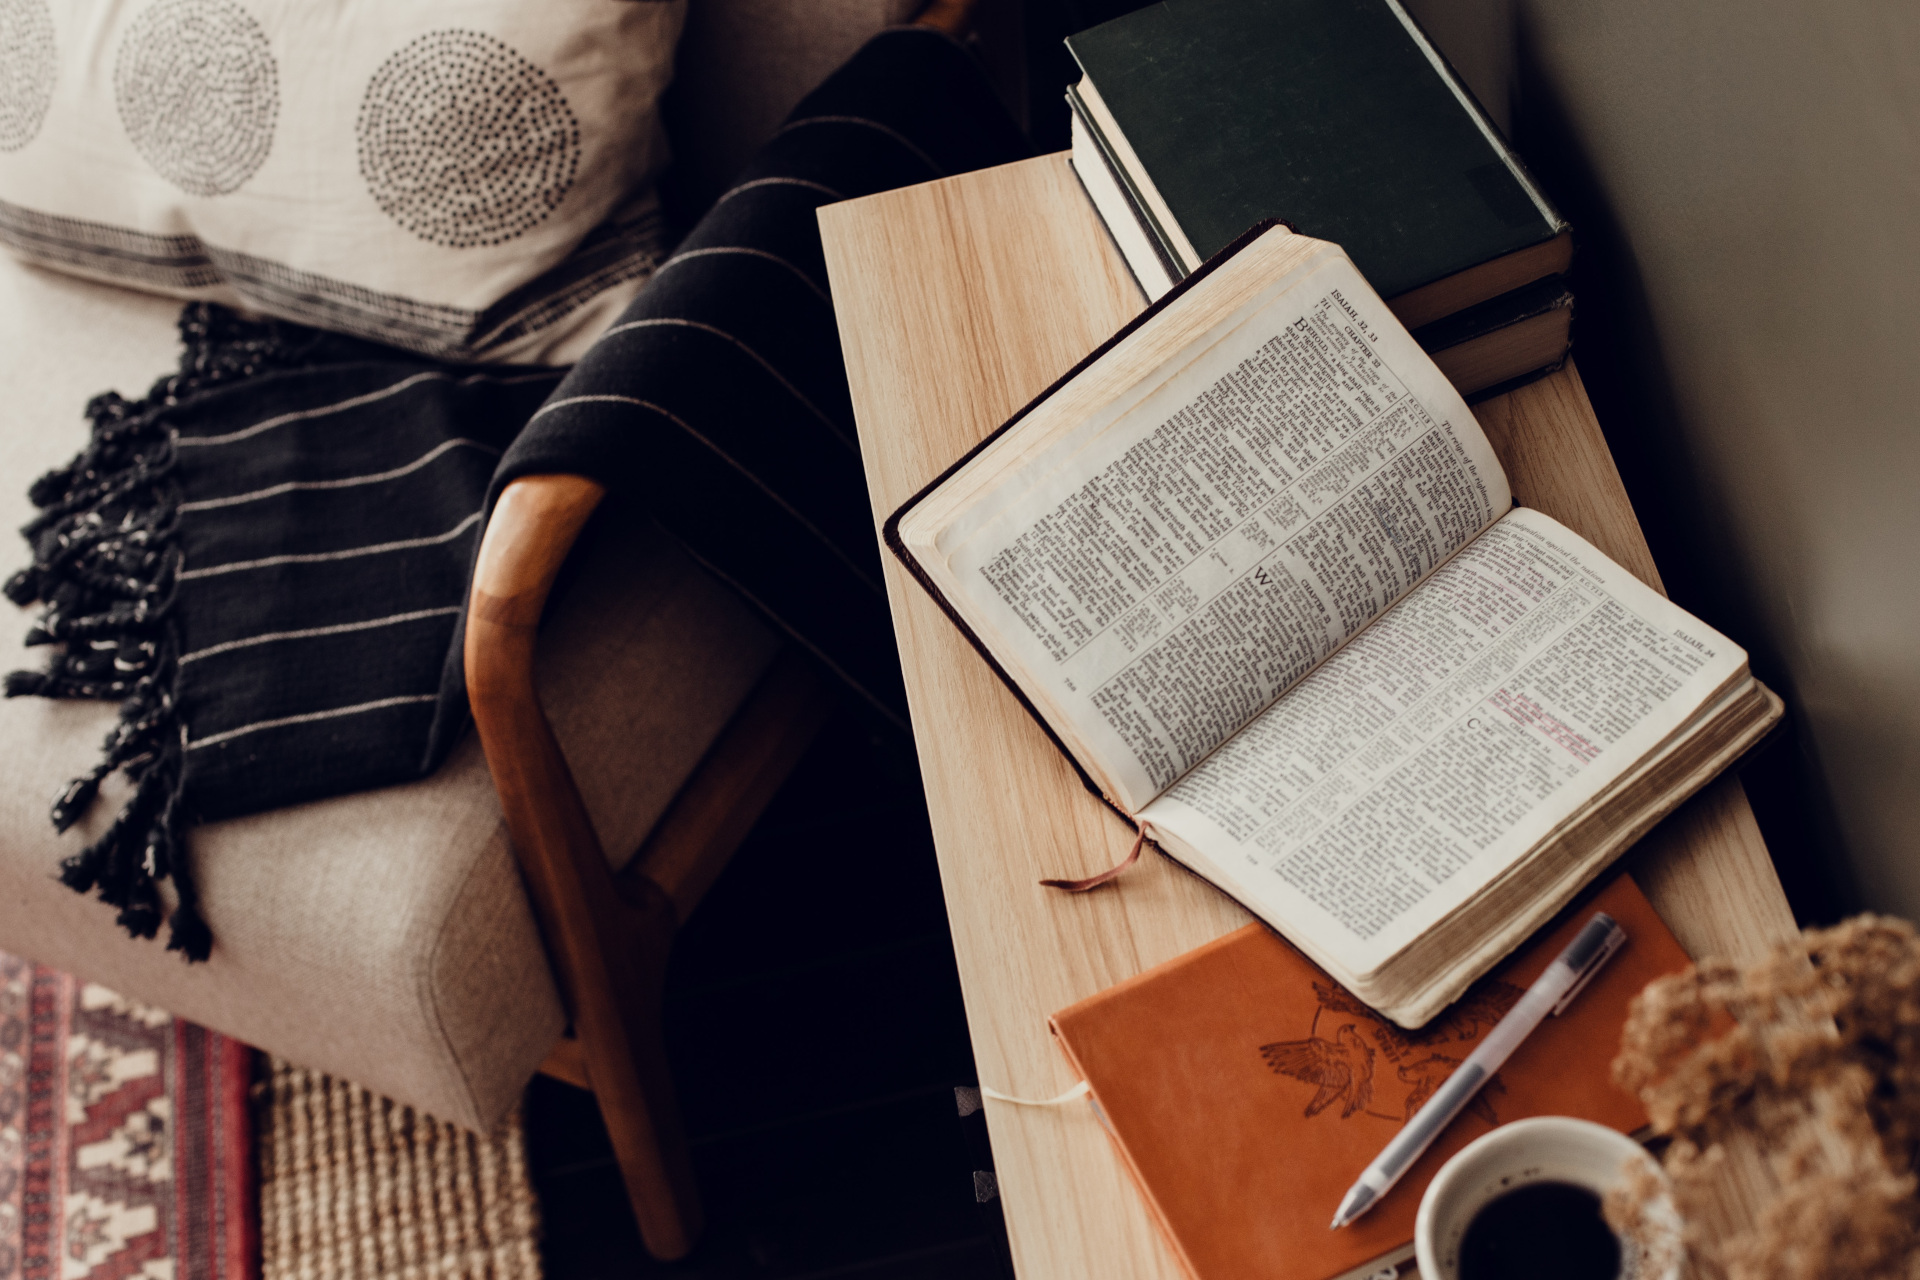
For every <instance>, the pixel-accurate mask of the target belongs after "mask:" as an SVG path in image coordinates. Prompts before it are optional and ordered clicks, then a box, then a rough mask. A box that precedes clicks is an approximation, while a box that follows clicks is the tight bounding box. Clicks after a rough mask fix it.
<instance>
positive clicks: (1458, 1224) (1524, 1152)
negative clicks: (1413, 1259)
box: [1413, 1116, 1682, 1280]
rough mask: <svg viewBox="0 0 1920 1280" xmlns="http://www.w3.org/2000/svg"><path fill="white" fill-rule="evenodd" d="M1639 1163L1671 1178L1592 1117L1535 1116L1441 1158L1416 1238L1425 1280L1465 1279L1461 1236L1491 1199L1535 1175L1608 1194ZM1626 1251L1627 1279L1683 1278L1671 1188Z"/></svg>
mask: <svg viewBox="0 0 1920 1280" xmlns="http://www.w3.org/2000/svg"><path fill="white" fill-rule="evenodd" d="M1635 1165H1638V1166H1640V1167H1642V1168H1646V1169H1650V1170H1652V1171H1653V1172H1654V1173H1655V1175H1656V1176H1657V1177H1658V1178H1659V1179H1660V1181H1661V1184H1662V1185H1663V1186H1664V1185H1665V1182H1666V1175H1665V1174H1664V1173H1660V1172H1659V1166H1658V1165H1656V1164H1655V1163H1654V1161H1653V1157H1651V1156H1649V1155H1648V1154H1647V1153H1646V1152H1645V1151H1644V1150H1643V1149H1642V1148H1641V1146H1640V1144H1639V1143H1637V1142H1635V1141H1634V1140H1633V1139H1631V1138H1628V1137H1626V1136H1625V1135H1623V1134H1620V1133H1616V1132H1615V1131H1614V1130H1612V1129H1609V1128H1607V1127H1606V1126H1605V1125H1598V1124H1594V1123H1593V1122H1592V1121H1590V1120H1575V1119H1572V1118H1570V1117H1567V1116H1535V1117H1534V1118H1532V1119H1530V1120H1516V1121H1514V1122H1513V1123H1512V1124H1506V1125H1501V1126H1500V1127H1499V1128H1498V1129H1495V1130H1494V1131H1493V1132H1492V1133H1488V1134H1484V1135H1482V1136H1481V1137H1479V1138H1477V1139H1475V1140H1474V1141H1473V1142H1472V1143H1470V1144H1468V1145H1467V1146H1466V1147H1464V1148H1462V1149H1461V1150H1460V1151H1459V1152H1458V1153H1457V1154H1456V1155H1455V1156H1454V1157H1453V1159H1451V1160H1449V1161H1447V1163H1446V1164H1444V1165H1442V1166H1441V1168H1440V1172H1439V1173H1437V1174H1435V1175H1434V1179H1433V1181H1432V1182H1430V1183H1428V1184H1427V1193H1426V1194H1425V1195H1424V1196H1422V1197H1421V1198H1420V1213H1419V1216H1418V1217H1416V1218H1415V1219H1414V1226H1413V1243H1414V1249H1415V1251H1416V1254H1417V1256H1418V1257H1419V1259H1420V1278H1421V1280H1460V1242H1461V1240H1462V1239H1463V1238H1464V1237H1465V1235H1466V1233H1467V1224H1468V1223H1470V1222H1472V1221H1473V1218H1474V1215H1475V1214H1477V1213H1479V1212H1480V1210H1481V1209H1482V1208H1483V1207H1485V1206H1486V1204H1487V1203H1488V1202H1489V1201H1491V1200H1494V1199H1496V1198H1497V1197H1499V1196H1501V1195H1504V1194H1505V1193H1507V1192H1509V1191H1512V1190H1514V1189H1515V1188H1516V1187H1522V1186H1525V1185H1526V1184H1527V1183H1530V1182H1568V1183H1572V1184H1573V1185H1574V1186H1577V1187H1586V1188H1587V1189H1588V1190H1590V1191H1592V1192H1593V1193H1594V1194H1595V1195H1598V1196H1601V1197H1602V1198H1604V1197H1605V1196H1606V1194H1607V1192H1608V1190H1610V1189H1611V1188H1612V1187H1614V1186H1615V1185H1616V1184H1618V1183H1619V1182H1621V1181H1622V1180H1623V1179H1624V1178H1625V1177H1626V1176H1627V1175H1628V1172H1629V1170H1630V1169H1632V1168H1633V1167H1634V1166H1635ZM1620 1252H1621V1259H1620V1263H1621V1265H1620V1275H1621V1276H1622V1277H1623V1280H1676V1278H1677V1277H1678V1276H1679V1274H1680V1263H1681V1257H1682V1254H1681V1248H1680V1217H1679V1215H1678V1214H1677V1213H1676V1212H1674V1208H1673V1200H1672V1197H1671V1196H1670V1195H1668V1194H1667V1193H1666V1192H1664V1191H1663V1192H1662V1193H1661V1194H1660V1195H1659V1196H1657V1197H1656V1198H1655V1199H1654V1200H1653V1201H1652V1202H1651V1203H1649V1204H1648V1205H1647V1206H1646V1207H1645V1208H1644V1210H1643V1211H1642V1216H1641V1221H1640V1222H1639V1223H1638V1224H1636V1225H1635V1227H1634V1229H1632V1230H1630V1231H1629V1232H1628V1233H1627V1238H1626V1239H1623V1240H1622V1241H1621V1251H1620ZM1541 1262H1542V1264H1543V1267H1547V1266H1550V1264H1551V1262H1552V1260H1551V1259H1546V1258H1543V1259H1541ZM1541 1274H1543V1275H1545V1274H1549V1272H1548V1271H1547V1270H1545V1269H1543V1271H1542V1273H1541Z"/></svg>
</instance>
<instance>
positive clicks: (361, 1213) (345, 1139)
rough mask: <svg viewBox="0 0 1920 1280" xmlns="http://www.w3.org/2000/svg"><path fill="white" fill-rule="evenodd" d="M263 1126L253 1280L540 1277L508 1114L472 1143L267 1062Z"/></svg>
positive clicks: (534, 1221)
mask: <svg viewBox="0 0 1920 1280" xmlns="http://www.w3.org/2000/svg"><path fill="white" fill-rule="evenodd" d="M260 1128H261V1142H260V1153H259V1154H260V1209H261V1275H262V1277H263V1280H539V1276H540V1254H539V1247H538V1245H539V1228H540V1219H539V1210H538V1207H537V1204H536V1202H535V1200H534V1195H533V1184H532V1181H531V1179H530V1178H529V1176H528V1173H527V1162H526V1135H525V1133H524V1131H523V1130H522V1128H521V1124H520V1116H519V1113H518V1112H517V1111H516V1112H515V1113H514V1115H513V1116H512V1117H511V1118H510V1119H509V1120H508V1122H507V1123H506V1124H505V1125H503V1126H502V1127H501V1130H500V1132H498V1133H495V1134H491V1135H481V1134H474V1133H471V1132H469V1131H467V1130H465V1129H459V1128H455V1127H454V1126H452V1125H449V1124H441V1123H439V1122H438V1121H435V1120H433V1119H431V1118H429V1117H426V1116H421V1115H418V1114H416V1113H415V1112H413V1111H412V1110H411V1109H409V1108H407V1107H403V1106H400V1105H399V1104H397V1103H394V1102H390V1101H388V1100H387V1099H385V1098H379V1097H375V1096H374V1095H373V1094H371V1093H368V1092H367V1091H366V1090H365V1089H362V1088H360V1087H358V1086H357V1085H352V1084H348V1083H346V1082H344V1081H339V1080H335V1079H332V1078H331V1077H329V1076H323V1075H319V1074H316V1073H314V1072H311V1071H307V1070H305V1069H303V1068H300V1067H296V1066H293V1065H292V1064H290V1063H286V1062H282V1061H279V1060H278V1059H276V1060H274V1061H273V1063H272V1067H271V1075H270V1079H269V1081H268V1082H267V1086H266V1098H265V1105H264V1108H263V1112H262V1115H261V1117H260ZM0 1280H4V1277H3V1276H0Z"/></svg>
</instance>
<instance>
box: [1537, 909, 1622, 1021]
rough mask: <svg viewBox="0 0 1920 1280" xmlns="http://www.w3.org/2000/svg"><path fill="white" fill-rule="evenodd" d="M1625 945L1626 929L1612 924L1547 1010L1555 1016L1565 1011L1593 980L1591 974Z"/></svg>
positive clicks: (1598, 969)
mask: <svg viewBox="0 0 1920 1280" xmlns="http://www.w3.org/2000/svg"><path fill="white" fill-rule="evenodd" d="M1626 945H1627V931H1626V930H1625V929H1622V928H1621V927H1620V926H1619V925H1618V924H1614V926H1613V928H1612V929H1611V930H1609V931H1608V933H1607V940H1606V941H1605V942H1602V943H1601V944H1600V949H1599V950H1598V951H1596V952H1594V953H1593V958H1592V959H1591V960H1588V961H1587V964H1586V967H1585V968H1584V969H1582V970H1581V971H1580V973H1579V974H1578V975H1577V976H1576V977H1575V978H1574V980H1573V985H1572V986H1570V987H1568V988H1567V992H1566V994H1565V995H1563V996H1561V997H1560V999H1559V1000H1558V1001H1557V1002H1556V1003H1555V1004H1554V1006H1553V1008H1552V1009H1551V1010H1549V1011H1548V1012H1550V1013H1552V1014H1554V1015H1556V1016H1558V1015H1559V1014H1561V1013H1563V1012H1565V1011H1566V1008H1567V1006H1568V1005H1570V1004H1572V1003H1573V998H1574V997H1575V996H1577V995H1579V994H1580V993H1581V992H1582V991H1583V990H1585V989H1586V986H1587V984H1588V983H1589V982H1592V981H1593V975H1595V974H1596V973H1599V972H1600V970H1602V969H1604V968H1606V965H1607V961H1609V960H1611V959H1613V953H1614V952H1616V951H1618V950H1619V949H1620V948H1622V947H1624V946H1626Z"/></svg>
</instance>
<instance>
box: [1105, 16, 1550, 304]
mask: <svg viewBox="0 0 1920 1280" xmlns="http://www.w3.org/2000/svg"><path fill="white" fill-rule="evenodd" d="M1067 45H1068V47H1069V48H1070V49H1071V50H1072V52H1073V55H1074V57H1075V58H1077V59H1078V60H1079V62H1080V66H1081V69H1082V70H1083V71H1085V72H1086V75H1087V78H1088V80H1090V81H1091V82H1092V83H1093V86H1094V88H1095V89H1097V90H1098V92H1099V94H1100V96H1101V97H1102V98H1103V99H1104V100H1105V102H1106V105H1107V108H1108V109H1109V111H1111V113H1112V115H1113V118H1114V120H1115V121H1116V122H1117V123H1118V124H1119V126H1120V130H1121V132H1122V133H1123V134H1124V135H1125V136H1126V140H1127V142H1129V143H1130V144H1131V145H1132V147H1133V149H1134V152H1135V154H1136V155H1137V156H1138V157H1139V159H1140V163H1141V165H1142V166H1143V167H1144V168H1145V170H1146V172H1147V174H1148V176H1149V177H1150V178H1151V179H1152V182H1153V184H1154V186H1155V187H1156V188H1158V190H1159V192H1160V194H1161V196H1162V198H1163V199H1165V201H1166V202H1167V205H1168V207H1169V208H1170V209H1171V210H1172V212H1173V215H1174V219H1175V220H1176V221H1177V222H1178V223H1179V225H1180V228H1181V230H1183V231H1184V232H1185V233H1186V235H1187V238H1188V239H1189V240H1190V241H1191V242H1192V244H1193V247H1194V249H1195V250H1196V251H1197V252H1198V254H1199V256H1200V257H1201V258H1203V259H1204V258H1207V257H1210V256H1212V255H1213V254H1214V253H1215V252H1217V251H1218V250H1219V249H1220V248H1221V247H1223V246H1224V245H1226V244H1227V243H1229V242H1230V241H1232V240H1233V239H1234V238H1235V237H1236V236H1238V235H1239V234H1240V232H1241V231H1242V230H1244V229H1245V228H1246V226H1247V225H1248V224H1249V223H1252V222H1257V221H1259V220H1260V219H1262V218H1278V219H1281V220H1283V221H1285V222H1288V223H1291V224H1292V225H1293V226H1295V227H1297V228H1298V229H1299V230H1300V231H1301V232H1302V233H1303V234H1305V235H1310V236H1316V237H1319V238H1320V239H1323V240H1332V241H1334V242H1335V243H1337V244H1340V245H1342V246H1343V247H1344V248H1345V249H1346V250H1347V253H1348V255H1349V256H1350V257H1351V258H1352V259H1353V261H1354V265H1355V266H1357V267H1359V269H1360V271H1361V273H1362V274H1363V275H1365V276H1366V277H1367V279H1368V281H1369V282H1371V283H1372V285H1373V286H1374V288H1375V289H1377V290H1378V291H1379V293H1380V295H1381V296H1382V297H1384V298H1394V297H1397V296H1399V295H1401V294H1404V293H1406V292H1408V291H1409V290H1412V289H1416V288H1419V287H1420V286H1422V285H1425V284H1429V283H1432V282H1433V281H1436V280H1440V279H1443V278H1445V277H1447V276H1450V275H1453V274H1455V273H1457V272H1459V271H1463V270H1466V269H1468V268H1469V267H1473V266H1477V265H1479V264H1480V263H1483V262H1489V261H1492V260H1493V259H1495V258H1499V257H1501V256H1503V255H1505V254H1508V253H1512V252H1514V251H1516V250H1519V249H1523V248H1527V247H1529V246H1532V245H1535V244H1539V243H1541V242H1543V241H1546V240H1551V239H1552V238H1553V237H1554V236H1556V235H1558V234H1559V233H1560V232H1561V231H1562V230H1564V228H1565V223H1564V221H1563V220H1562V219H1561V218H1560V217H1559V215H1558V214H1557V213H1553V212H1551V206H1547V207H1546V208H1545V209H1543V208H1542V203H1541V202H1539V201H1536V198H1535V194H1536V193H1535V191H1534V190H1533V189H1532V187H1531V180H1530V179H1528V178H1526V177H1525V169H1524V168H1523V167H1522V166H1521V165H1520V163H1519V161H1518V159H1517V157H1514V156H1513V155H1512V153H1511V151H1510V149H1509V148H1508V147H1507V146H1506V143H1505V142H1504V140H1502V139H1501V138H1500V136H1499V134H1498V132H1497V131H1496V130H1495V129H1494V128H1493V126H1492V124H1491V123H1490V122H1488V121H1487V120H1486V118H1485V115H1484V113H1483V112H1481V111H1480V109H1479V107H1478V106H1477V105H1476V104H1474V102H1473V100H1472V96H1471V95H1470V94H1469V93H1468V92H1467V91H1466V90H1465V88H1464V87H1463V86H1462V85H1461V84H1460V82H1459V80H1458V77H1456V76H1454V75H1453V73H1452V72H1451V70H1450V69H1448V68H1447V67H1446V66H1445V63H1444V60H1442V59H1440V58H1439V55H1438V54H1437V53H1436V52H1434V51H1433V50H1432V48H1431V46H1430V45H1429V44H1428V43H1427V42H1426V41H1425V38H1424V36H1421V35H1419V34H1418V33H1417V28H1416V27H1415V26H1414V25H1413V24H1412V22H1411V20H1410V19H1408V18H1407V17H1406V15H1405V14H1404V12H1403V11H1402V10H1401V9H1400V8H1399V6H1398V4H1397V3H1395V2H1394V0H1162V3H1159V4H1155V5H1150V6H1149V7H1147V8H1145V9H1140V10H1138V11H1136V12H1134V13H1130V14H1128V15H1126V16H1124V17H1121V18H1116V19H1114V20H1113V21H1111V22H1107V23H1103V24H1101V25H1100V26H1097V27H1094V28H1092V29H1091V30H1089V31H1085V32H1082V33H1081V34H1079V35H1076V36H1072V37H1070V38H1069V39H1068V41H1067Z"/></svg>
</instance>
